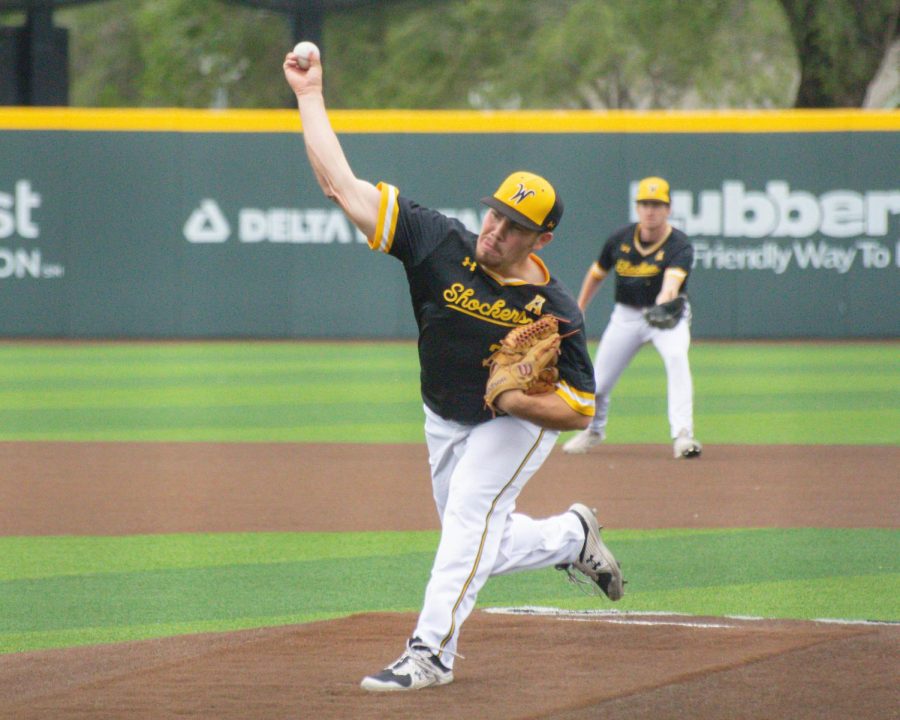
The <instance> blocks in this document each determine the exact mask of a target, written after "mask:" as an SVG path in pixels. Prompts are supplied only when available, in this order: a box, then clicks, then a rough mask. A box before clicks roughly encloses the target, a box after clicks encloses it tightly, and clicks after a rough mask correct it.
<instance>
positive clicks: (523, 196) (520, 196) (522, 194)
mask: <svg viewBox="0 0 900 720" xmlns="http://www.w3.org/2000/svg"><path fill="white" fill-rule="evenodd" d="M535 194H536V193H535V192H534V190H526V189H525V185H524V184H522V183H519V189H518V190H517V191H516V192H515V193H514V194H513V196H512V197H511V198H510V199H509V201H510V202H511V203H514V204H515V205H518V204H519V203H520V202H523V201H525V200H527V199H528V198H530V197H534V196H535Z"/></svg>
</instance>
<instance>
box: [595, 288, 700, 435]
mask: <svg viewBox="0 0 900 720" xmlns="http://www.w3.org/2000/svg"><path fill="white" fill-rule="evenodd" d="M648 342H652V343H653V346H654V347H655V348H656V350H657V352H659V354H660V355H661V356H662V359H663V364H664V365H665V368H666V381H667V386H668V408H669V428H670V431H671V436H672V438H673V439H674V438H675V437H677V436H678V433H679V432H680V431H681V430H687V431H688V432H689V433H691V434H692V435H693V432H694V385H693V381H692V379H691V368H690V364H689V363H688V349H689V348H690V345H691V330H690V308H688V310H687V311H686V312H685V314H684V316H683V317H682V318H681V320H680V321H679V322H678V324H677V325H676V326H675V327H673V328H672V329H670V330H661V329H660V328H655V327H652V326H651V325H648V324H647V321H646V320H644V316H643V314H642V312H641V310H640V308H636V307H632V306H630V305H622V304H621V303H616V304H615V306H614V307H613V311H612V315H611V316H610V319H609V324H608V325H607V326H606V330H604V331H603V336H602V337H601V338H600V344H599V345H598V347H597V354H596V357H595V359H594V380H595V381H596V383H597V392H596V396H595V401H596V406H595V410H594V418H593V420H592V421H591V430H593V431H595V432H602V431H604V430H605V429H606V422H607V418H608V415H609V399H610V393H612V389H613V388H614V387H615V385H616V383H617V382H618V381H619V377H620V376H621V375H622V372H623V371H624V370H625V368H626V367H628V364H629V363H630V362H631V361H632V360H633V359H634V356H635V355H636V354H637V352H638V350H640V349H641V346H642V345H644V343H648Z"/></svg>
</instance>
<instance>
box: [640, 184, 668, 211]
mask: <svg viewBox="0 0 900 720" xmlns="http://www.w3.org/2000/svg"><path fill="white" fill-rule="evenodd" d="M635 200H637V202H640V201H641V200H656V201H657V202H664V203H665V204H666V205H668V204H669V183H667V182H666V181H665V180H663V179H662V178H661V177H648V178H644V179H643V180H641V181H640V182H639V183H638V191H637V197H636V198H635Z"/></svg>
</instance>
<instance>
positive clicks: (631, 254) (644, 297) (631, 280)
mask: <svg viewBox="0 0 900 720" xmlns="http://www.w3.org/2000/svg"><path fill="white" fill-rule="evenodd" d="M693 262H694V247H693V246H692V245H691V243H690V241H689V240H688V237H687V235H685V234H684V233H683V232H681V230H677V229H676V228H671V229H670V232H669V234H668V235H667V236H666V237H665V238H664V239H663V240H662V241H661V242H658V243H656V244H654V245H649V246H645V245H643V244H642V243H641V240H640V235H639V234H638V225H637V223H632V224H631V225H626V226H625V227H623V228H621V229H619V230H617V231H616V232H614V233H613V234H612V235H610V237H609V239H607V241H606V243H605V244H604V245H603V249H602V250H601V251H600V257H599V258H598V259H597V262H596V263H595V264H594V266H593V268H592V272H593V273H594V276H595V277H596V278H597V279H603V278H605V277H606V276H607V275H608V274H609V272H610V271H611V270H615V273H616V291H615V300H616V302H617V303H622V304H623V305H634V306H637V307H648V306H650V305H655V304H656V296H657V295H659V291H660V290H661V289H662V281H663V273H665V271H666V270H670V269H672V270H675V271H676V272H678V273H679V274H682V275H683V277H684V281H683V282H682V285H681V292H682V293H684V292H687V278H688V275H689V274H690V272H691V265H692V264H693Z"/></svg>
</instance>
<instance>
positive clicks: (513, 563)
mask: <svg viewBox="0 0 900 720" xmlns="http://www.w3.org/2000/svg"><path fill="white" fill-rule="evenodd" d="M558 435H559V433H558V432H555V431H551V430H544V429H542V428H540V427H538V426H537V425H534V424H532V423H530V422H527V421H525V420H520V419H518V418H514V417H509V416H505V417H498V418H495V419H493V420H490V421H488V422H486V423H481V424H479V425H463V424H460V423H456V422H452V421H448V420H445V419H443V418H441V417H440V416H438V415H437V414H435V413H434V412H432V411H431V410H429V409H428V408H425V437H426V440H427V443H428V455H429V463H430V465H431V480H432V489H433V492H434V502H435V505H436V506H437V511H438V515H439V517H440V519H441V540H440V543H439V545H438V549H437V554H436V555H435V558H434V565H433V566H432V569H431V578H430V580H429V581H428V586H427V587H426V589H425V600H424V603H423V606H422V612H421V613H420V615H419V620H418V625H417V627H416V631H415V633H414V635H415V636H416V637H419V638H421V640H422V641H423V642H424V643H425V644H426V645H428V646H429V647H431V648H432V649H433V650H434V651H435V652H437V653H438V656H439V657H440V660H441V662H442V663H444V665H446V666H447V667H452V666H453V661H454V658H455V654H456V647H457V642H458V640H459V631H460V628H461V626H462V624H463V622H465V620H466V618H467V617H468V616H469V613H471V612H472V610H473V608H474V607H475V600H476V597H477V596H478V592H479V591H480V590H481V588H482V587H483V586H484V584H485V582H487V579H488V578H489V577H490V576H491V575H500V574H503V573H510V572H516V571H518V570H532V569H538V568H544V567H549V566H551V565H556V564H558V563H570V562H573V561H574V560H575V559H576V558H577V557H578V554H579V553H580V552H581V548H582V545H583V544H584V529H583V528H582V526H581V522H580V521H579V520H578V518H577V517H576V516H575V515H574V514H573V513H570V512H563V513H562V514H560V515H555V516H553V517H550V518H547V519H544V520H534V519H532V518H530V517H527V516H526V515H522V514H521V513H516V512H514V511H515V507H516V498H517V497H518V496H519V493H520V492H521V491H522V489H523V488H524V487H525V484H526V483H527V482H528V480H529V479H530V478H531V476H532V475H534V473H535V472H536V471H537V470H538V468H540V466H541V465H542V464H543V462H544V460H545V459H546V458H547V456H548V455H549V454H550V451H551V450H552V449H553V446H554V443H555V442H556V439H557V436H558Z"/></svg>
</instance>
